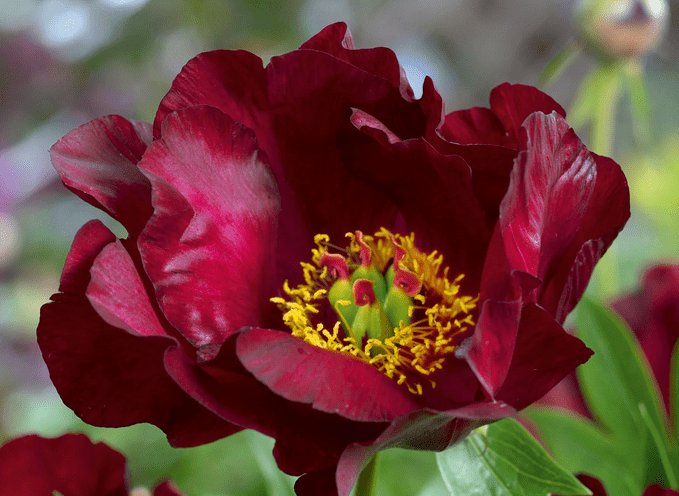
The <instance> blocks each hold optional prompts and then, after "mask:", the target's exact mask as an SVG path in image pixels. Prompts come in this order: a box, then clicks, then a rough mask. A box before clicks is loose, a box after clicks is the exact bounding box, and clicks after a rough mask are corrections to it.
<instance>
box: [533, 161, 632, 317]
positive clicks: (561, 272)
mask: <svg viewBox="0 0 679 496" xmlns="http://www.w3.org/2000/svg"><path fill="white" fill-rule="evenodd" d="M591 155H592V157H593V159H594V161H595V163H596V184H594V189H593V191H592V194H591V198H590V201H589V204H588V205H587V211H586V212H585V214H584V218H583V219H582V222H581V225H580V226H579V228H578V230H577V233H576V234H575V235H574V236H573V237H572V240H571V242H570V245H569V246H567V247H564V248H561V254H560V256H556V255H557V252H556V251H555V250H552V253H549V254H548V255H549V256H552V257H553V258H552V260H551V264H550V262H548V261H547V260H545V261H544V262H543V265H544V266H545V267H546V268H545V270H544V272H545V273H546V274H547V276H546V278H545V284H544V289H543V290H542V294H541V295H540V297H539V301H540V305H541V306H543V307H544V308H545V310H547V311H548V312H549V313H551V314H552V315H554V316H555V317H556V319H557V321H558V322H560V323H563V321H564V320H565V318H566V316H567V315H568V314H569V313H570V311H571V310H572V309H573V308H574V307H575V305H576V304H577V302H578V301H579V300H580V297H581V296H582V294H583V293H584V291H585V288H586V287H587V283H588V282H589V278H590V276H591V275H592V271H593V270H594V265H595V264H596V263H597V262H598V261H599V259H600V258H601V257H602V256H603V255H604V253H606V250H607V249H608V247H609V246H610V245H611V243H612V242H613V240H614V239H615V237H616V236H617V235H618V233H619V232H620V231H621V230H622V228H623V226H624V225H625V223H626V222H627V220H628V219H629V217H630V198H629V189H628V187H627V180H626V179H625V175H624V174H623V172H622V170H621V169H620V166H619V165H618V164H616V163H615V162H614V161H613V160H611V159H609V158H606V157H601V156H599V155H596V154H594V153H592V154H591ZM557 228H558V226H556V225H555V226H554V228H553V230H552V232H554V231H555V230H557Z"/></svg>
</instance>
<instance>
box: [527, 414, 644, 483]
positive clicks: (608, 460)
mask: <svg viewBox="0 0 679 496" xmlns="http://www.w3.org/2000/svg"><path fill="white" fill-rule="evenodd" d="M522 415H524V416H525V417H527V418H528V419H529V420H530V421H531V423H532V424H533V425H535V426H536V427H537V429H538V431H539V433H540V436H539V438H540V439H542V440H544V441H545V442H546V443H547V445H548V447H549V449H550V451H551V452H552V453H553V454H554V457H555V458H556V460H557V461H558V462H559V463H560V464H561V465H562V466H563V467H564V468H565V469H566V470H568V471H569V472H571V473H574V474H577V473H587V474H589V475H593V476H595V477H597V478H598V479H599V480H601V482H603V484H604V486H605V487H606V490H607V491H608V494H616V495H619V496H639V494H641V492H642V488H643V477H644V473H643V466H642V465H641V464H639V463H636V464H631V463H630V460H629V459H628V458H626V457H625V456H624V455H623V454H621V450H620V449H619V448H618V447H617V446H616V444H615V443H614V441H613V440H612V439H611V438H610V436H608V435H606V434H605V433H604V432H602V431H601V430H600V429H599V428H598V427H596V425H594V423H593V422H591V421H589V420H588V419H586V418H584V417H580V416H578V415H575V414H573V412H570V411H568V410H563V409H559V408H545V407H539V408H531V409H529V410H526V411H523V412H522ZM643 444H644V441H643V439H642V440H638V441H637V445H636V446H637V448H639V447H640V446H642V445H643ZM640 451H642V452H643V451H644V450H643V449H640Z"/></svg>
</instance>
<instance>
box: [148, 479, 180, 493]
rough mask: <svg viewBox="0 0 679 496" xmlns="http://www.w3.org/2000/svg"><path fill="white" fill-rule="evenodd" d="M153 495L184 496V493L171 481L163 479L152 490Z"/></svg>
mask: <svg viewBox="0 0 679 496" xmlns="http://www.w3.org/2000/svg"><path fill="white" fill-rule="evenodd" d="M153 496H185V493H184V492H183V491H182V490H181V489H180V488H179V486H177V484H175V483H174V482H173V481H165V482H163V483H162V484H159V485H158V486H157V487H156V488H155V489H154V490H153Z"/></svg>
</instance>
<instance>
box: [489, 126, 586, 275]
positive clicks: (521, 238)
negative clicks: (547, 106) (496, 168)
mask: <svg viewBox="0 0 679 496" xmlns="http://www.w3.org/2000/svg"><path fill="white" fill-rule="evenodd" d="M525 130H526V135H527V139H526V145H525V147H524V150H523V151H522V152H521V153H519V156H518V157H517V159H516V162H515V167H514V170H513V171H512V175H511V182H510V185H509V190H508V191H507V194H506V196H505V198H504V200H503V201H502V204H501V205H500V226H501V230H502V235H503V238H504V242H505V250H506V252H507V257H508V259H509V263H510V266H511V267H512V269H515V270H520V271H523V272H526V273H528V274H531V275H532V276H535V277H538V278H540V279H543V280H544V278H545V275H546V271H547V269H548V268H549V266H550V263H551V261H552V260H553V259H554V258H555V257H557V256H559V255H561V254H562V252H563V251H564V250H565V248H567V247H568V246H569V244H570V243H571V242H572V241H573V239H574V238H575V236H576V234H577V232H578V230H579V229H580V226H581V225H582V223H583V220H584V218H585V216H586V213H587V210H588V207H589V202H590V199H591V198H592V194H593V192H594V189H595V183H596V178H597V168H596V164H595V161H594V159H593V157H592V156H591V155H590V153H589V152H588V151H587V149H586V148H585V146H584V144H583V143H582V141H580V140H579V139H578V137H577V136H576V135H575V133H574V132H573V130H572V129H570V128H569V126H568V124H567V123H566V121H565V120H564V119H563V118H562V117H560V116H559V115H557V114H556V113H553V114H551V115H544V114H540V113H537V114H533V115H531V117H529V118H528V119H527V120H526V123H525Z"/></svg>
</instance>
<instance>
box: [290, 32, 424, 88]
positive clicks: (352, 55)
mask: <svg viewBox="0 0 679 496" xmlns="http://www.w3.org/2000/svg"><path fill="white" fill-rule="evenodd" d="M300 50H318V51H321V52H325V53H327V54H330V55H332V56H334V57H337V58H338V59H340V60H343V61H345V62H348V63H349V64H351V65H354V66H356V67H359V68H361V69H363V70H364V71H366V72H368V73H370V74H373V75H375V76H378V77H381V78H384V79H386V80H387V81H389V82H390V83H391V84H392V85H393V86H394V87H396V88H399V89H400V92H401V95H403V98H404V99H406V100H408V101H413V100H414V99H415V94H414V92H413V89H412V88H411V87H410V83H408V79H407V78H406V75H405V71H404V70H403V69H402V68H401V66H400V64H399V63H398V59H397V58H396V54H395V53H394V52H393V51H391V50H390V49H388V48H384V47H377V48H367V49H363V50H356V49H355V48H354V40H353V39H352V37H351V33H350V32H349V28H347V25H346V24H345V23H343V22H336V23H335V24H330V25H329V26H326V27H325V28H323V30H321V32H319V33H318V34H317V35H316V36H314V37H313V38H311V39H310V40H309V41H307V42H306V43H304V44H303V45H302V46H301V47H300Z"/></svg>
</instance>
